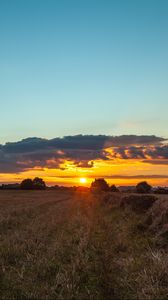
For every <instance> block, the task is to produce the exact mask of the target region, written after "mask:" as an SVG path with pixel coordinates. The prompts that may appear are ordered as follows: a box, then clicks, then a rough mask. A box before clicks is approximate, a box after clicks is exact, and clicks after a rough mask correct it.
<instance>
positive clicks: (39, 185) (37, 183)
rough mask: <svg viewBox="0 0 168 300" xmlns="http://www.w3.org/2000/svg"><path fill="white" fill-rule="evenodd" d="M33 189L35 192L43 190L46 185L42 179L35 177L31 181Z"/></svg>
mask: <svg viewBox="0 0 168 300" xmlns="http://www.w3.org/2000/svg"><path fill="white" fill-rule="evenodd" d="M33 188H34V189H35V190H44V189H45V188H46V184H45V182H44V180H43V179H42V178H39V177H35V178H34V179H33Z"/></svg>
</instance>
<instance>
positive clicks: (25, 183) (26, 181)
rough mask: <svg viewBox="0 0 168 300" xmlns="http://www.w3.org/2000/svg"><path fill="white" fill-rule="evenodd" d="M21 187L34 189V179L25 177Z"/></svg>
mask: <svg viewBox="0 0 168 300" xmlns="http://www.w3.org/2000/svg"><path fill="white" fill-rule="evenodd" d="M20 188H21V189H22V190H33V180H32V179H29V178H28V179H24V180H23V181H22V182H21V184H20Z"/></svg>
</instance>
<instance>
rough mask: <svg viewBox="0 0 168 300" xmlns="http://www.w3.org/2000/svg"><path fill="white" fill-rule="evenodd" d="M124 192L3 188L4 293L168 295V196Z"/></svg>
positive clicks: (0, 273) (0, 287)
mask: <svg viewBox="0 0 168 300" xmlns="http://www.w3.org/2000/svg"><path fill="white" fill-rule="evenodd" d="M126 196H127V195H126V194H122V193H111V194H106V195H105V194H101V195H98V196H97V195H92V194H90V193H89V192H71V191H48V190H46V191H0V299H10V300H14V299H17V300H31V299H32V300H36V299H40V300H43V299H49V300H50V299H56V300H61V299H67V300H70V299H74V300H76V299H79V300H80V299H83V300H84V299H93V300H94V299H95V300H104V299H107V300H108V299H115V300H117V299H129V300H130V299H168V252H167V249H168V248H167V245H168V228H167V227H168V226H167V224H168V196H166V195H165V196H162V195H157V200H156V201H155V202H154V203H153V204H152V206H151V207H150V208H148V209H147V210H146V208H145V211H143V213H142V211H138V210H137V211H136V209H135V207H134V206H133V207H131V206H130V205H124V204H123V200H121V199H122V198H123V197H126ZM129 197H130V196H128V198H129ZM143 198H144V196H142V201H144V200H143ZM127 200H128V199H127ZM133 200H134V199H133ZM131 201H132V200H131ZM145 201H146V200H145ZM128 202H129V201H126V202H125V203H128ZM140 208H141V209H142V207H140Z"/></svg>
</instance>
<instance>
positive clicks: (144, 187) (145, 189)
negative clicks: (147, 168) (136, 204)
mask: <svg viewBox="0 0 168 300" xmlns="http://www.w3.org/2000/svg"><path fill="white" fill-rule="evenodd" d="M151 189H152V187H151V185H149V184H148V183H147V182H146V181H142V182H139V183H138V184H137V186H136V191H137V193H140V194H147V193H150V192H151Z"/></svg>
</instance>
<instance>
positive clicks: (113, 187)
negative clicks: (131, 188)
mask: <svg viewBox="0 0 168 300" xmlns="http://www.w3.org/2000/svg"><path fill="white" fill-rule="evenodd" d="M110 192H116V193H117V192H119V189H118V188H117V187H116V186H115V184H113V185H112V186H110Z"/></svg>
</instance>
